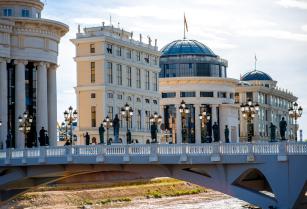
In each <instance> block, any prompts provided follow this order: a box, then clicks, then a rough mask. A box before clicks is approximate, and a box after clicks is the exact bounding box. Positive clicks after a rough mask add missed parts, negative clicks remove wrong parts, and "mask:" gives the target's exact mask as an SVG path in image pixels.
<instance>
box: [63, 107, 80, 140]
mask: <svg viewBox="0 0 307 209" xmlns="http://www.w3.org/2000/svg"><path fill="white" fill-rule="evenodd" d="M77 117H78V112H77V110H73V108H72V106H70V107H69V108H68V111H67V110H65V112H64V118H65V123H66V137H67V136H68V130H67V129H68V128H67V126H70V133H69V136H70V137H69V138H70V141H71V145H72V144H73V138H72V123H73V122H74V121H75V120H76V119H77Z"/></svg>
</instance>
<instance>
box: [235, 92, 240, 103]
mask: <svg viewBox="0 0 307 209" xmlns="http://www.w3.org/2000/svg"><path fill="white" fill-rule="evenodd" d="M235 103H236V104H238V103H240V94H239V93H235Z"/></svg>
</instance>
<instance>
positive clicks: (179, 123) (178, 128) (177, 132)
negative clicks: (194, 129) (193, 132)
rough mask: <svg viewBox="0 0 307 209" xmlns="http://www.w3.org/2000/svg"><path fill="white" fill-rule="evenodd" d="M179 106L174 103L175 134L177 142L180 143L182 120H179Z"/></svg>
mask: <svg viewBox="0 0 307 209" xmlns="http://www.w3.org/2000/svg"><path fill="white" fill-rule="evenodd" d="M179 106H180V105H175V107H176V136H177V140H176V141H177V144H181V143H182V133H181V132H182V122H181V113H180V112H179Z"/></svg>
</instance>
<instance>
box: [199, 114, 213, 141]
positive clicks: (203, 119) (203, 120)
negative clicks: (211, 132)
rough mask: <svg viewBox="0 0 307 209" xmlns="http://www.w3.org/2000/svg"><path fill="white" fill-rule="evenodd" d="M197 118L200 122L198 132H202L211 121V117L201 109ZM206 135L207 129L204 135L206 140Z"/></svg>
mask: <svg viewBox="0 0 307 209" xmlns="http://www.w3.org/2000/svg"><path fill="white" fill-rule="evenodd" d="M198 117H199V120H200V121H201V125H200V130H201V131H202V128H203V127H205V126H206V125H207V124H208V123H209V121H210V119H211V115H210V113H208V112H207V111H206V110H205V109H202V110H201V113H200V114H199V115H198ZM207 135H208V129H207V133H206V138H207Z"/></svg>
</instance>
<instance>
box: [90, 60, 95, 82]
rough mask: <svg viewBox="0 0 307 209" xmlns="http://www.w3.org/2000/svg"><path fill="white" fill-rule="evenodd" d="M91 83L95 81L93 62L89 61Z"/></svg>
mask: <svg viewBox="0 0 307 209" xmlns="http://www.w3.org/2000/svg"><path fill="white" fill-rule="evenodd" d="M91 83H95V62H91Z"/></svg>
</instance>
